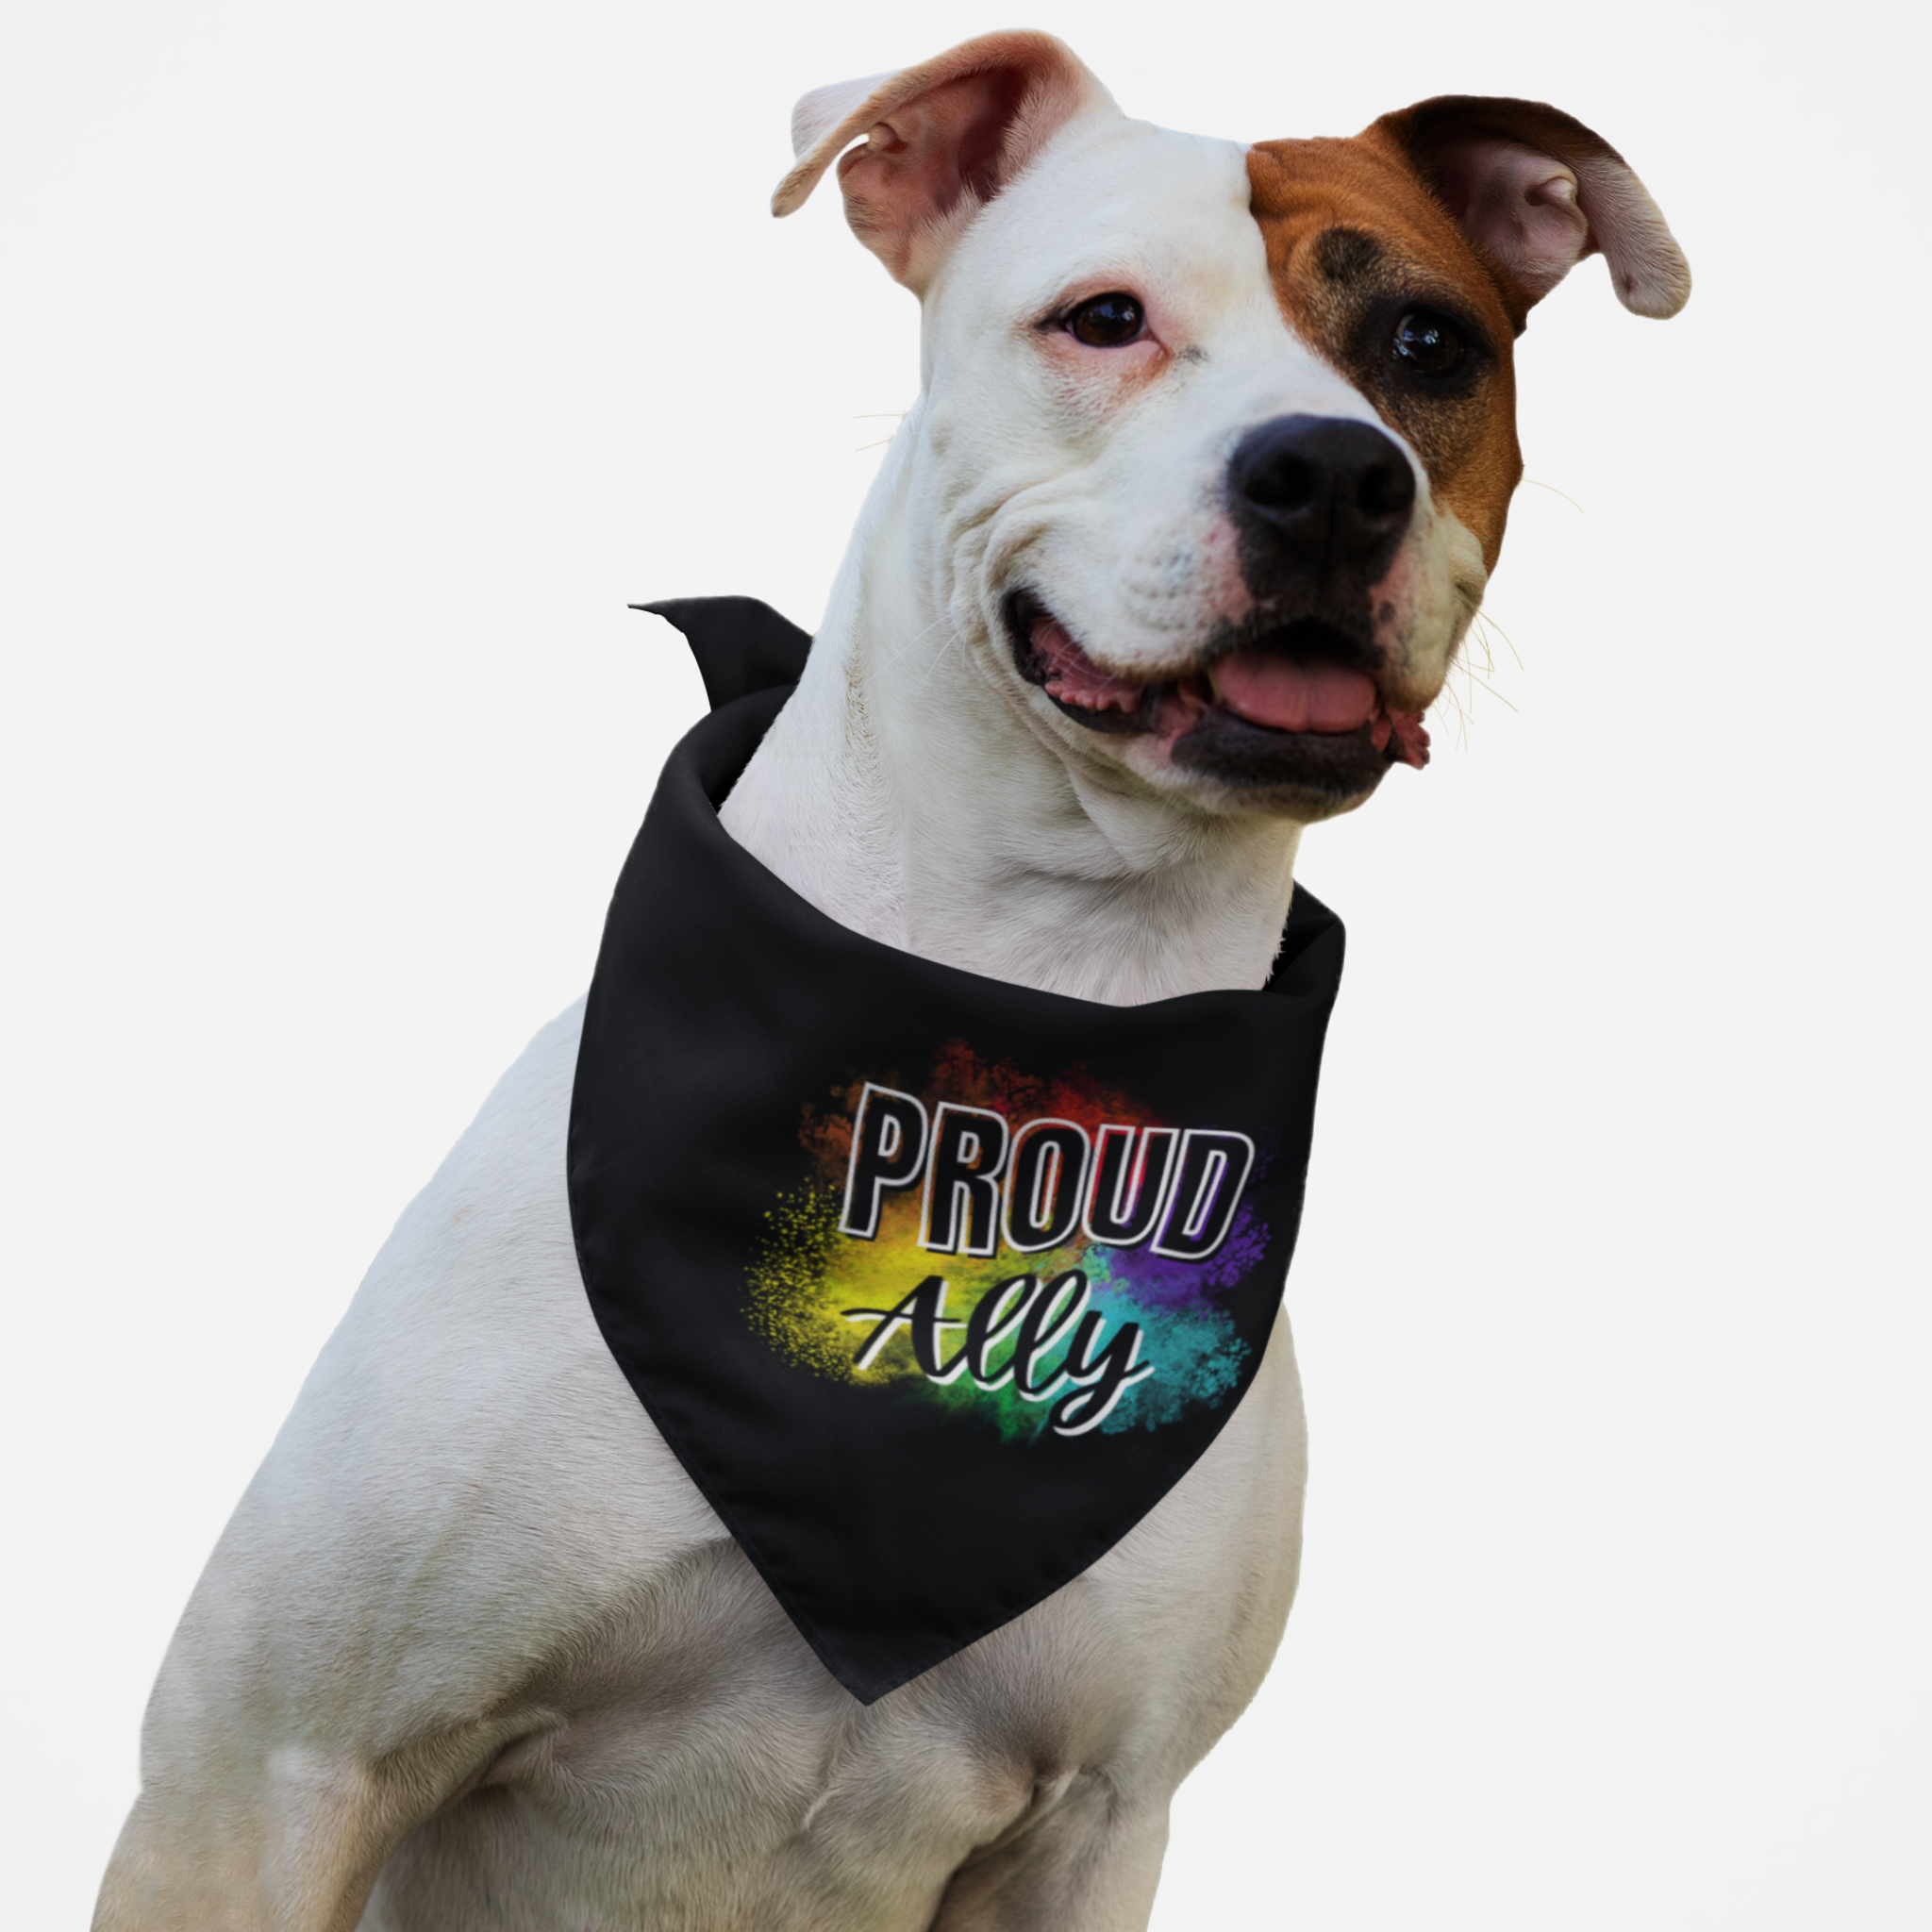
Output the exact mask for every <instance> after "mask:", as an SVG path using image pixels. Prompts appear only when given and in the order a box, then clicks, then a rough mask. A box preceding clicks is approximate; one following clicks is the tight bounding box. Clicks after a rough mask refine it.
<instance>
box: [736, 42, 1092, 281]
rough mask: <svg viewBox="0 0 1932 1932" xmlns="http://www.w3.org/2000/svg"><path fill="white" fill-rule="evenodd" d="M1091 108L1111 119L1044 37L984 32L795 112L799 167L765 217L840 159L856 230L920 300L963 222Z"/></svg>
mask: <svg viewBox="0 0 1932 1932" xmlns="http://www.w3.org/2000/svg"><path fill="white" fill-rule="evenodd" d="M1087 108H1108V109H1111V110H1112V111H1114V112H1118V111H1119V110H1118V109H1117V108H1114V107H1113V101H1112V98H1111V96H1109V95H1108V92H1107V90H1106V89H1105V88H1104V87H1102V86H1101V84H1100V83H1099V82H1098V81H1097V80H1095V79H1094V77H1093V76H1092V75H1091V74H1090V73H1089V72H1088V71H1087V69H1086V68H1085V67H1084V66H1082V65H1081V63H1080V61H1079V60H1078V58H1076V57H1075V56H1074V52H1073V50H1072V49H1071V48H1070V47H1068V46H1066V45H1065V44H1064V43H1063V42H1059V41H1057V40H1055V39H1054V37H1053V36H1052V35H1051V34H1040V33H1002V34H985V35H982V36H981V37H980V38H979V39H978V40H976V41H967V42H965V43H964V44H963V45H960V46H958V47H955V48H954V49H953V50H952V51H951V52H950V53H946V54H941V55H940V56H939V57H938V58H936V59H932V60H925V61H922V62H921V63H920V64H919V65H918V66H917V67H907V68H903V69H901V71H900V72H898V73H897V74H878V75H872V76H871V77H870V78H868V79H865V80H848V81H841V82H840V83H839V84H838V85H837V86H834V87H825V88H820V89H819V90H818V91H817V92H815V93H808V94H807V95H806V97H805V98H804V99H803V100H802V101H800V102H799V104H798V106H797V107H796V108H794V109H793V110H792V115H791V144H792V149H793V152H794V153H795V154H796V155H797V158H798V159H797V164H796V166H794V167H793V168H792V170H791V173H790V174H789V175H786V177H785V178H784V180H782V181H781V182H779V184H778V190H777V192H776V193H775V194H774V195H773V197H772V212H773V213H774V215H789V214H791V212H792V210H793V209H795V208H802V207H803V206H804V204H805V201H806V197H807V196H808V195H809V194H810V193H811V192H812V190H813V188H815V187H816V186H817V185H818V181H819V178H820V176H821V175H824V172H825V170H826V169H827V168H828V167H830V166H831V164H832V163H833V161H834V160H838V161H839V184H840V186H841V189H843V191H844V194H845V219H846V220H847V221H848V222H850V223H851V225H852V231H853V233H854V234H856V235H857V236H858V239H859V240H860V241H861V242H864V243H865V245H866V246H867V247H868V248H870V249H871V250H872V252H873V253H874V255H876V256H877V257H878V258H879V259H880V260H881V261H883V262H884V263H885V265H886V267H887V268H888V269H889V270H891V274H892V276H893V278H894V279H895V280H897V281H900V282H903V283H905V284H906V286H907V287H908V288H909V289H911V290H912V291H914V292H915V293H918V294H924V291H925V290H926V287H927V285H928V284H929V283H930V282H931V280H932V277H933V275H934V274H935V272H936V271H937V270H938V268H939V265H940V263H941V261H942V260H943V259H944V258H945V256H946V252H947V250H948V249H950V248H951V246H952V245H953V242H954V240H955V239H956V238H957V236H958V232H959V229H960V228H961V227H963V226H964V225H965V224H966V222H967V221H969V220H971V218H972V217H973V216H974V214H976V213H977V212H978V210H979V208H981V207H982V206H983V205H984V204H985V203H986V202H988V201H991V199H992V197H993V196H994V195H995V194H996V193H997V192H999V191H1000V189H1001V188H1002V187H1004V186H1005V185H1006V183H1007V182H1008V181H1010V180H1011V179H1012V177H1013V176H1014V175H1017V174H1018V173H1019V172H1020V170H1021V169H1022V168H1024V166H1025V165H1026V163H1027V162H1028V161H1029V160H1030V159H1032V158H1033V156H1034V155H1035V154H1037V153H1038V152H1039V150H1040V148H1041V146H1042V145H1043V144H1044V143H1045V142H1046V141H1047V140H1048V139H1049V138H1050V137H1051V136H1052V135H1054V134H1056V133H1058V130H1059V129H1060V128H1061V127H1062V126H1064V125H1066V123H1067V122H1068V121H1070V120H1071V119H1072V118H1073V117H1074V115H1075V114H1077V113H1079V112H1081V111H1083V110H1085V109H1087ZM860 135H865V136H866V137H867V140H866V143H865V145H864V146H863V147H858V148H854V149H853V151H852V152H851V153H850V154H847V155H844V158H842V159H840V156H841V153H842V151H843V150H844V148H845V147H846V145H847V144H848V143H849V142H853V141H855V140H857V139H858V136H860Z"/></svg>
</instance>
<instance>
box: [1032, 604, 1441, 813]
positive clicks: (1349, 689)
mask: <svg viewBox="0 0 1932 1932" xmlns="http://www.w3.org/2000/svg"><path fill="white" fill-rule="evenodd" d="M1007 622H1008V632H1009V633H1010V636H1011V639H1012V645H1013V660H1014V663H1015V664H1016V665H1017V666H1018V668H1019V672H1020V675H1021V676H1023V677H1024V678H1025V679H1026V680H1027V682H1028V683H1030V684H1036V685H1038V686H1040V688H1041V690H1042V691H1044V692H1045V693H1046V695H1047V696H1048V697H1049V698H1051V699H1052V700H1053V702H1054V704H1055V705H1056V706H1058V708H1059V709H1060V710H1062V711H1063V712H1065V713H1066V715H1067V716H1068V717H1070V718H1073V719H1074V720H1075V721H1076V722H1078V723H1079V724H1084V725H1086V726H1087V727H1088V728H1089V729H1090V730H1093V731H1111V732H1139V733H1144V734H1147V735H1150V736H1152V737H1154V738H1155V739H1157V740H1158V741H1159V742H1160V743H1161V744H1163V745H1164V746H1165V747H1166V749H1167V751H1168V753H1169V755H1170V756H1171V757H1172V758H1173V759H1174V763H1175V764H1177V765H1181V766H1184V767H1187V768H1189V769H1192V770H1198V771H1202V772H1205V773H1208V774H1210V775H1213V776H1216V777H1220V778H1223V779H1224V780H1226V781H1228V782H1231V783H1235V784H1242V785H1263V786H1282V785H1287V786H1292V787H1295V788H1297V789H1308V790H1314V791H1321V792H1324V793H1328V794H1331V795H1335V796H1346V795H1354V794H1356V793H1359V792H1361V791H1370V790H1373V789H1374V783H1375V781H1376V780H1377V779H1378V778H1379V777H1380V776H1381V774H1382V773H1383V772H1384V771H1385V770H1386V769H1387V768H1388V767H1389V766H1390V765H1392V764H1407V765H1413V766H1414V767H1415V768H1416V769H1417V770H1418V771H1420V770H1421V769H1422V768H1423V766H1424V765H1425V764H1427V763H1428V761H1429V734H1428V733H1427V731H1425V730H1424V728H1423V721H1422V714H1421V713H1420V712H1419V711H1400V710H1395V709H1393V708H1391V707H1390V705H1389V704H1388V703H1387V701H1386V700H1385V699H1384V697H1383V695H1382V692H1381V690H1380V688H1379V687H1378V686H1377V684H1376V682H1375V679H1374V676H1373V675H1371V674H1370V672H1369V671H1367V670H1366V669H1364V668H1363V664H1362V659H1363V658H1364V656H1365V655H1366V654H1365V653H1364V651H1363V650H1362V648H1361V647H1360V646H1359V645H1357V644H1356V643H1355V642H1353V641H1351V640H1350V639H1349V638H1348V637H1347V636H1346V635H1345V634H1344V633H1342V632H1341V631H1340V630H1338V629H1337V628H1336V627H1335V626H1334V625H1329V624H1326V623H1324V622H1323V621H1322V620H1321V619H1319V618H1298V619H1296V620H1295V621H1294V622H1292V623H1290V624H1286V625H1281V626H1279V627H1278V628H1276V629H1273V630H1268V631H1264V632H1261V633H1259V634H1257V635H1255V636H1252V637H1243V638H1241V639H1240V640H1237V641H1232V642H1231V646H1230V647H1229V648H1227V649H1225V650H1224V651H1223V652H1222V653H1221V655H1219V656H1218V657H1215V658H1211V659H1210V660H1209V661H1208V663H1207V664H1205V665H1204V666H1203V667H1202V668H1201V669H1199V670H1196V671H1191V672H1189V673H1188V674H1187V675H1184V676H1179V677H1173V678H1168V679H1165V680H1163V681H1160V682H1157V683H1149V684H1136V683H1133V682H1130V681H1129V680H1128V679H1126V678H1123V677H1116V676H1114V675H1112V674H1111V673H1109V672H1108V671H1106V670H1104V669H1103V668H1102V667H1101V666H1100V665H1098V664H1096V663H1095V662H1094V661H1093V659H1092V658H1090V657H1088V655H1087V654H1086V652H1084V651H1083V650H1082V649H1081V648H1080V647H1079V645H1078V644H1076V643H1075V642H1074V640H1073V639H1072V638H1071V637H1070V636H1069V635H1068V633H1067V631H1066V629H1065V627H1064V626H1063V625H1061V624H1060V623H1059V621H1058V619H1057V618H1056V617H1055V616H1054V615H1053V613H1052V612H1051V611H1050V610H1048V609H1047V608H1046V607H1045V606H1044V605H1042V604H1041V603H1040V601H1039V600H1038V599H1037V598H1035V597H1032V596H1031V595H1028V594H1025V593H1022V594H1021V595H1019V596H1016V597H1015V598H1013V599H1012V600H1011V601H1010V602H1009V603H1008V611H1007Z"/></svg>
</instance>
